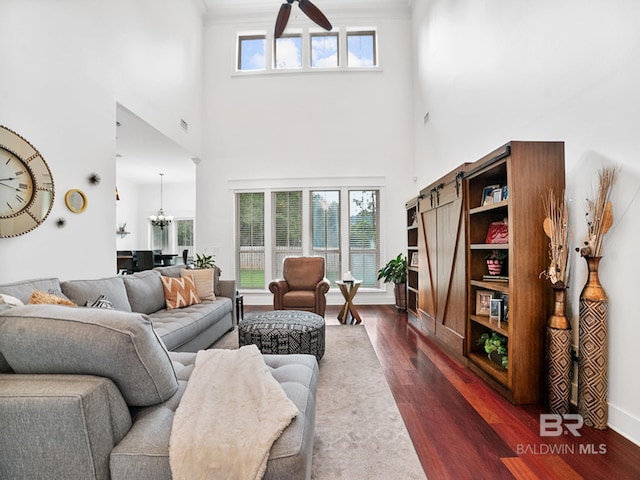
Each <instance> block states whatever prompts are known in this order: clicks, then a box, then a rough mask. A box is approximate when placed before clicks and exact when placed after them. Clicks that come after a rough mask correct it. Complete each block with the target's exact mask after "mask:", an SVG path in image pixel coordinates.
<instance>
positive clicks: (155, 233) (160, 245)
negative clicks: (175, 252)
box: [151, 222, 173, 252]
mask: <svg viewBox="0 0 640 480" xmlns="http://www.w3.org/2000/svg"><path fill="white" fill-rule="evenodd" d="M172 225H173V222H172V223H171V224H169V225H167V226H166V227H164V228H160V227H154V226H153V225H151V249H152V250H160V251H164V252H167V251H169V238H170V235H171V229H172Z"/></svg>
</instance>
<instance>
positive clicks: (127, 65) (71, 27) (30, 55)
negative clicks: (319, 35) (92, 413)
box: [0, 0, 202, 282]
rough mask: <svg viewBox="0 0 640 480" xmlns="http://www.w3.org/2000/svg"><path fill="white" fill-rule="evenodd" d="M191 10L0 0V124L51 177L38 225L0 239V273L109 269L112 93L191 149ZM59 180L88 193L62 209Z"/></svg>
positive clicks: (196, 91) (2, 276) (147, 0)
mask: <svg viewBox="0 0 640 480" xmlns="http://www.w3.org/2000/svg"><path fill="white" fill-rule="evenodd" d="M201 13H202V12H201V10H200V8H199V7H198V2H196V1H195V0H194V1H184V0H163V1H162V2H158V1H153V0H136V1H129V0H113V1H110V2H87V1H85V0H60V1H56V2H45V1H40V0H2V1H1V2H0V18H2V19H3V27H2V29H0V44H1V45H3V47H2V48H1V49H0V64H2V65H3V75H2V76H1V78H0V124H2V125H5V126H7V127H9V128H11V129H12V130H14V131H16V132H18V133H19V134H21V135H22V136H24V137H25V138H27V139H28V140H29V141H30V142H31V143H32V144H33V145H34V146H35V147H36V148H37V149H38V150H39V151H40V153H41V154H42V155H43V157H44V158H45V160H46V161H47V163H48V164H49V167H50V169H51V171H52V174H53V177H54V182H55V188H56V197H55V203H54V206H53V209H52V211H51V214H50V215H49V217H48V218H47V220H46V221H45V223H44V224H43V225H41V226H40V227H38V228H37V229H36V230H34V231H33V232H30V233H28V234H26V235H23V236H20V237H16V238H2V239H0V264H2V269H1V270H0V282H9V281H13V280H21V279H25V278H34V277H47V276H57V277H60V278H62V279H69V278H96V277H101V276H107V275H112V274H113V273H115V266H114V265H115V250H116V235H115V230H114V225H116V209H115V208H114V204H115V201H114V189H115V154H116V151H115V145H116V132H115V120H116V102H119V103H121V104H122V105H125V106H126V107H127V108H128V109H130V110H131V111H133V112H135V113H136V114H137V115H138V116H140V117H142V118H144V119H145V120H146V121H147V122H149V123H150V124H152V125H153V126H154V127H156V128H157V129H158V130H160V131H161V132H163V133H164V134H165V135H167V136H169V137H170V138H172V139H173V140H174V141H175V142H177V143H179V144H180V145H182V146H183V147H184V148H185V149H187V150H189V151H190V152H192V153H193V155H194V156H197V155H198V154H199V151H200V145H201V93H202V74H201V68H202V19H201ZM181 118H184V119H185V120H186V121H187V122H188V123H189V126H190V129H189V133H188V134H187V133H185V132H183V131H182V130H181V129H180V119H181ZM93 172H95V173H98V174H99V175H100V177H101V179H102V181H101V183H100V184H99V185H98V186H90V185H89V184H88V182H87V180H86V179H87V177H88V175H89V174H90V173H93ZM119 187H120V186H119ZM70 188H80V189H82V190H83V191H84V192H85V193H86V194H87V197H88V208H87V210H86V211H85V212H84V213H82V214H72V213H71V212H69V211H68V210H67V209H66V207H65V205H64V194H65V192H66V191H67V190H68V189H70ZM120 188H123V187H120ZM60 217H63V218H65V219H66V220H67V222H66V227H65V228H63V229H58V228H56V227H55V219H57V218H60Z"/></svg>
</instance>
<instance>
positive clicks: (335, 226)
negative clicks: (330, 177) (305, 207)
mask: <svg viewBox="0 0 640 480" xmlns="http://www.w3.org/2000/svg"><path fill="white" fill-rule="evenodd" d="M311 254H312V255H317V256H322V257H324V258H325V268H326V277H327V279H329V281H330V282H334V281H335V280H340V279H341V277H342V274H341V273H340V191H339V190H328V191H312V192H311Z"/></svg>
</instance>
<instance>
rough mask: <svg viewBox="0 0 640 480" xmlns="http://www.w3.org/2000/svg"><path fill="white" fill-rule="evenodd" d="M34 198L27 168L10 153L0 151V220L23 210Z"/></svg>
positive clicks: (30, 177) (31, 179)
mask: <svg viewBox="0 0 640 480" xmlns="http://www.w3.org/2000/svg"><path fill="white" fill-rule="evenodd" d="M33 196H34V190H33V177H32V176H31V171H30V170H29V168H28V167H27V166H26V165H25V164H24V163H23V162H22V160H20V159H19V158H18V157H16V156H15V155H14V154H12V153H11V152H8V151H6V150H0V218H9V217H12V216H14V215H16V214H19V213H20V212H21V211H22V210H24V209H25V208H26V207H27V206H28V205H29V203H30V202H31V200H32V199H33Z"/></svg>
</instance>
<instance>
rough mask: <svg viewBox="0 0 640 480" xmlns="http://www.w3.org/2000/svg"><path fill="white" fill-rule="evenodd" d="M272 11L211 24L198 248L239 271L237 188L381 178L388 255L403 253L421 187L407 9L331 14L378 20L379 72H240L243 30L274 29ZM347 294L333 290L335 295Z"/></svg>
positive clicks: (226, 269) (226, 270) (345, 21)
mask: <svg viewBox="0 0 640 480" xmlns="http://www.w3.org/2000/svg"><path fill="white" fill-rule="evenodd" d="M327 15H329V12H327ZM273 18H274V17H273V14H271V15H270V16H269V17H268V20H265V21H258V22H257V23H256V24H251V23H243V18H242V17H238V18H229V19H218V20H216V21H211V22H210V23H208V24H207V25H206V27H205V53H206V54H205V107H204V125H205V127H204V132H203V138H204V147H203V150H204V155H203V160H202V163H201V164H200V165H198V176H197V195H198V197H197V209H198V211H197V225H198V233H197V238H196V243H197V245H198V250H199V251H205V252H206V253H209V254H215V255H216V257H215V258H216V261H217V263H218V264H219V265H220V267H221V268H222V270H223V276H226V275H234V273H233V272H234V271H235V255H234V248H235V238H234V231H235V229H234V204H233V199H234V190H233V189H234V188H236V187H238V188H241V187H243V186H244V187H246V188H263V187H272V186H276V185H278V186H283V185H287V186H289V187H294V188H295V187H296V186H305V185H309V184H310V183H313V185H316V186H317V185H318V184H323V185H322V186H325V187H326V186H335V185H337V184H340V185H343V184H349V183H353V184H355V185H358V184H360V182H361V181H363V180H364V181H366V177H376V178H378V179H382V180H381V183H382V185H380V186H381V188H382V195H383V196H382V206H383V211H382V221H381V223H382V225H383V232H382V233H383V238H382V248H383V260H384V261H385V262H386V261H387V260H388V259H389V258H391V257H395V256H396V255H397V254H398V253H399V252H401V251H402V252H404V251H405V250H406V226H405V221H404V218H405V210H404V203H405V202H406V201H407V200H408V199H409V198H410V197H411V196H412V195H414V192H415V191H416V186H415V183H414V182H413V181H412V177H413V173H412V170H413V164H412V140H411V139H412V131H411V123H410V120H411V111H412V106H411V99H412V86H411V77H410V75H408V72H410V71H411V55H410V51H411V49H410V40H411V34H410V26H411V23H410V19H409V16H408V14H407V15H404V16H398V17H390V18H384V19H383V20H375V19H371V18H364V19H363V18H360V17H358V18H341V17H339V16H338V15H337V14H333V15H331V20H332V22H333V24H334V26H335V27H338V28H344V27H345V26H358V25H363V24H365V25H370V24H371V23H373V24H374V25H375V26H378V27H379V33H378V35H379V50H380V62H381V65H382V68H381V70H380V71H367V72H346V71H340V72H325V71H323V72H288V73H282V72H276V73H271V74H268V73H267V74H258V75H245V76H242V75H234V74H233V68H234V64H235V63H234V62H235V59H234V55H233V54H234V52H235V51H236V49H235V40H236V36H235V35H236V33H235V32H236V30H251V29H254V28H257V27H260V28H263V29H264V27H265V24H266V25H268V26H269V30H271V28H272V27H271V26H272V24H273ZM292 18H293V16H292ZM306 26H308V24H307V25H306ZM306 26H305V27H304V28H306ZM267 280H268V279H267ZM361 292H362V291H361ZM361 292H359V293H358V302H360V303H368V302H369V303H381V302H388V303H391V302H393V298H392V293H390V292H391V290H390V292H389V293H387V292H386V291H385V292H384V294H383V295H381V294H380V292H377V293H371V296H367V294H366V292H362V293H361ZM246 298H247V297H245V301H246ZM340 300H341V297H339V294H336V295H335V296H333V295H332V296H330V298H329V300H328V301H329V302H332V303H339V302H340ZM272 301H273V297H272V294H271V293H269V292H268V291H267V292H266V294H265V295H263V296H262V297H259V296H258V297H256V296H253V297H251V302H254V303H271V302H272Z"/></svg>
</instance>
